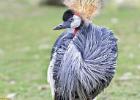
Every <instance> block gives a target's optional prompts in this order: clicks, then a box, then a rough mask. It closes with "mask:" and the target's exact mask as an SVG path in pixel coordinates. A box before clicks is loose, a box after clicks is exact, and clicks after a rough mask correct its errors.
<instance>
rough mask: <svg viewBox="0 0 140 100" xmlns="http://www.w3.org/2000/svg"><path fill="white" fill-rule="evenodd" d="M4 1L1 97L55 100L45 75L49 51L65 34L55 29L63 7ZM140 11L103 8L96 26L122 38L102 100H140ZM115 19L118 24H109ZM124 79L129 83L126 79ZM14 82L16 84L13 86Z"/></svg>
mask: <svg viewBox="0 0 140 100" xmlns="http://www.w3.org/2000/svg"><path fill="white" fill-rule="evenodd" d="M22 1H24V0H22ZM4 4H5V5H8V4H7V2H3V3H0V97H1V96H6V95H7V94H10V93H16V94H17V95H16V97H15V98H16V100H52V99H51V94H50V88H49V87H48V86H47V88H46V89H45V90H40V89H39V87H40V86H42V85H44V84H47V81H46V72H47V66H48V64H49V57H50V51H51V47H52V45H53V43H54V41H55V40H56V38H57V36H58V35H59V34H60V33H61V32H62V31H57V32H56V31H53V30H52V28H53V27H54V26H55V25H57V24H59V23H60V22H61V21H62V20H61V16H62V14H63V12H64V10H65V8H57V7H49V6H48V7H38V6H34V5H30V4H28V3H27V2H24V3H23V2H19V3H17V4H19V5H20V6H21V7H19V6H18V5H15V4H14V3H13V4H11V5H10V6H6V7H7V8H6V7H4V6H1V5H4ZM138 15H140V9H133V10H132V9H128V10H127V9H122V10H118V9H115V8H114V7H107V8H105V9H104V10H103V11H102V13H101V14H100V16H98V17H97V18H95V19H94V21H93V23H95V24H97V25H102V26H106V27H109V28H111V29H112V30H113V31H114V32H115V35H116V36H117V37H118V39H119V40H118V44H119V59H118V66H117V72H116V76H115V78H114V80H113V82H112V83H111V85H110V86H109V87H108V88H107V89H106V90H105V91H104V92H103V93H102V94H101V95H99V96H98V100H139V99H140V85H139V84H140V20H139V16H138ZM111 20H112V21H113V22H114V23H113V22H111ZM122 77H123V78H126V79H122ZM13 81H14V83H12V82H13Z"/></svg>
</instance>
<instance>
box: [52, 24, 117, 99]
mask: <svg viewBox="0 0 140 100" xmlns="http://www.w3.org/2000/svg"><path fill="white" fill-rule="evenodd" d="M116 42H117V39H116V38H115V37H114V36H113V33H112V31H110V30H109V29H107V28H103V27H99V26H96V25H92V24H89V25H84V26H83V28H81V29H80V31H79V32H78V33H77V36H75V37H74V36H73V34H72V33H67V32H65V33H63V34H62V35H61V36H60V37H59V38H58V40H57V41H56V43H55V45H54V47H53V50H52V59H53V54H54V53H56V57H55V62H54V66H53V79H54V80H55V84H54V88H55V89H54V90H55V91H54V92H55V100H92V99H94V98H95V97H96V96H97V95H98V94H99V93H100V92H101V91H103V90H104V89H105V88H106V87H107V86H108V85H109V84H110V82H111V80H112V78H113V76H114V74H115V67H116V59H117V43H116Z"/></svg>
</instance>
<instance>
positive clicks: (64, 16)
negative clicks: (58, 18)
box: [63, 9, 74, 21]
mask: <svg viewBox="0 0 140 100" xmlns="http://www.w3.org/2000/svg"><path fill="white" fill-rule="evenodd" d="M73 15H74V12H73V11H72V10H70V9H68V10H67V11H65V12H64V15H63V21H67V20H68V19H69V18H71V17H72V16H73Z"/></svg>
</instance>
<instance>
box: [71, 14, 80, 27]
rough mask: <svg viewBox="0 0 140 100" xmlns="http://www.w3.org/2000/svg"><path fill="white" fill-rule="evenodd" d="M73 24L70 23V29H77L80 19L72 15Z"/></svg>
mask: <svg viewBox="0 0 140 100" xmlns="http://www.w3.org/2000/svg"><path fill="white" fill-rule="evenodd" d="M73 20H74V21H73V22H72V23H71V28H77V27H79V26H80V24H81V21H82V20H81V18H80V17H79V16H76V15H74V16H73Z"/></svg>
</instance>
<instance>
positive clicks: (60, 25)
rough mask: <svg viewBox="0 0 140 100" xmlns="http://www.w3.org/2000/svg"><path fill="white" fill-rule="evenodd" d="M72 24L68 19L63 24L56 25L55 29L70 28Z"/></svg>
mask: <svg viewBox="0 0 140 100" xmlns="http://www.w3.org/2000/svg"><path fill="white" fill-rule="evenodd" d="M70 26H71V22H69V21H66V22H64V23H62V24H59V25H58V26H56V27H55V28H54V29H53V30H61V29H66V28H70Z"/></svg>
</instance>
